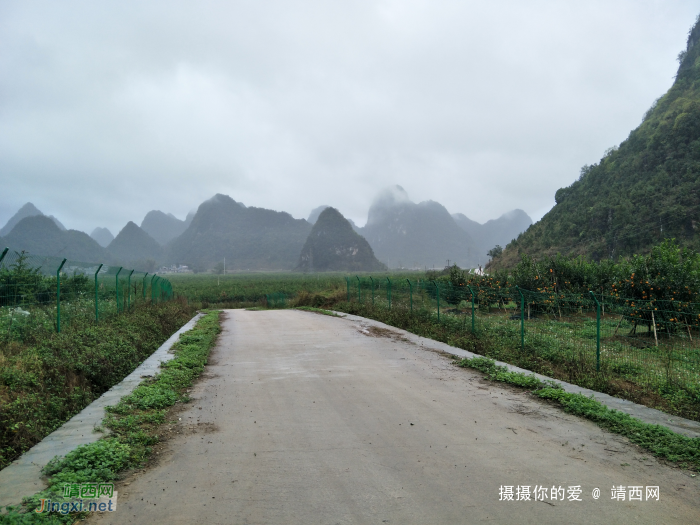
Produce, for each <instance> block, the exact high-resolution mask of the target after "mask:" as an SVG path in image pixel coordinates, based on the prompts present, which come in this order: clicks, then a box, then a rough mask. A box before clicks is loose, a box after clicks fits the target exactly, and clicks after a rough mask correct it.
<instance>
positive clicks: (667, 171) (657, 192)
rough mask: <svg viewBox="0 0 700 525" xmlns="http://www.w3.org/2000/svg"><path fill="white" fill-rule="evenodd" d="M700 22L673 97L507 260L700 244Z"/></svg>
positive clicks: (561, 200)
mask: <svg viewBox="0 0 700 525" xmlns="http://www.w3.org/2000/svg"><path fill="white" fill-rule="evenodd" d="M699 41H700V23H697V22H696V24H695V26H694V27H693V29H692V30H691V32H690V34H689V36H688V43H687V48H686V51H685V52H683V53H681V54H680V55H679V60H680V66H679V69H678V73H677V76H676V79H675V82H674V83H673V86H672V87H671V88H670V89H669V90H668V92H667V93H666V94H665V95H663V96H662V97H661V98H660V99H658V100H657V101H656V103H655V104H654V105H653V106H652V107H651V108H650V109H649V111H648V112H647V114H646V115H645V118H644V120H643V122H642V124H641V125H640V126H639V127H638V128H637V129H635V130H633V131H632V132H631V133H630V135H629V137H628V138H627V139H626V140H625V141H624V142H622V143H621V144H620V146H619V148H611V149H610V150H608V151H607V152H606V154H605V156H604V157H603V158H602V159H601V160H600V162H599V163H598V164H594V165H592V166H584V167H583V168H582V169H581V175H580V177H579V179H578V180H577V181H576V182H574V183H573V184H572V185H571V186H569V187H566V188H561V189H559V190H558V191H557V192H556V195H555V200H556V205H555V206H554V208H552V210H551V211H550V212H549V213H547V215H545V216H544V217H543V218H542V220H541V221H539V222H538V223H536V224H534V225H533V226H531V227H530V228H529V229H528V230H527V231H526V232H525V233H524V234H523V235H522V236H520V237H519V238H518V239H517V240H516V241H515V242H513V243H512V244H510V245H509V246H508V247H507V249H506V251H505V252H504V254H503V258H504V261H503V262H504V263H505V264H512V263H513V262H515V261H517V260H518V256H519V254H520V253H528V254H532V255H535V256H543V255H552V254H555V253H557V252H560V253H562V254H572V255H576V254H585V255H587V256H590V257H591V258H593V259H601V258H606V257H613V258H614V257H617V256H618V255H630V254H633V253H646V252H648V251H649V250H650V249H651V247H652V246H653V245H655V244H658V243H659V242H660V241H661V240H662V239H664V238H667V237H675V238H677V239H678V241H679V242H680V243H681V244H684V245H688V246H692V247H695V248H697V247H698V246H699V245H700V242H699V240H700V239H699V237H698V227H699V226H700V45H698V42H699Z"/></svg>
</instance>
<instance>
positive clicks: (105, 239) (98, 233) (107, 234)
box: [90, 227, 114, 248]
mask: <svg viewBox="0 0 700 525" xmlns="http://www.w3.org/2000/svg"><path fill="white" fill-rule="evenodd" d="M90 237H92V238H93V239H95V240H96V241H97V244H99V245H100V246H102V247H103V248H106V247H107V246H109V243H110V242H112V241H113V240H114V235H112V232H111V231H109V230H108V229H107V228H100V227H97V228H95V229H94V230H92V233H91V234H90Z"/></svg>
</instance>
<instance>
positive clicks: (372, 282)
mask: <svg viewBox="0 0 700 525" xmlns="http://www.w3.org/2000/svg"><path fill="white" fill-rule="evenodd" d="M369 281H370V283H371V285H372V306H374V279H372V276H371V275H370V276H369Z"/></svg>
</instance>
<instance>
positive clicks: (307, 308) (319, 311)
mask: <svg viewBox="0 0 700 525" xmlns="http://www.w3.org/2000/svg"><path fill="white" fill-rule="evenodd" d="M294 309H295V310H304V311H305V312H314V313H317V314H322V315H330V316H331V317H345V316H344V315H338V314H337V313H335V312H331V311H330V310H324V309H323V308H314V307H313V306H295V307H294Z"/></svg>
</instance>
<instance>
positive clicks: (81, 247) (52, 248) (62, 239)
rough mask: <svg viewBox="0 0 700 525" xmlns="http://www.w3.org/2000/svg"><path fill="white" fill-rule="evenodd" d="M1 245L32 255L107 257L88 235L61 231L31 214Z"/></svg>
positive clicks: (82, 258)
mask: <svg viewBox="0 0 700 525" xmlns="http://www.w3.org/2000/svg"><path fill="white" fill-rule="evenodd" d="M3 242H4V243H5V245H6V246H7V247H9V248H11V249H13V250H17V251H19V250H24V251H27V252H29V253H30V254H32V255H49V256H54V257H64V258H66V259H73V260H75V261H85V262H105V261H106V260H107V258H108V255H107V254H106V253H105V250H104V248H102V246H100V245H99V244H97V242H96V241H95V240H94V239H92V238H91V237H90V236H89V235H88V234H87V233H84V232H80V231H76V230H61V229H60V228H59V227H58V226H57V225H56V222H55V221H54V220H52V219H51V218H49V217H46V216H45V215H33V216H30V217H25V218H24V219H22V220H20V221H19V222H18V223H17V224H16V225H15V227H14V228H12V231H11V232H10V233H9V234H8V235H7V236H5V237H3Z"/></svg>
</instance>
